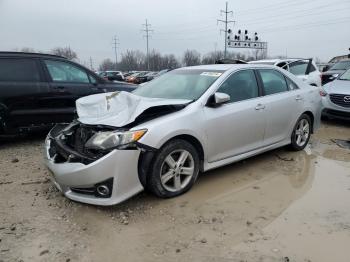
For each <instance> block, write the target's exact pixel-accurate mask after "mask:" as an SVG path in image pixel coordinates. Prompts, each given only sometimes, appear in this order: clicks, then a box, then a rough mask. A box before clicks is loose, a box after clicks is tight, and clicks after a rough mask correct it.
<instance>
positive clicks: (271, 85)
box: [259, 70, 288, 95]
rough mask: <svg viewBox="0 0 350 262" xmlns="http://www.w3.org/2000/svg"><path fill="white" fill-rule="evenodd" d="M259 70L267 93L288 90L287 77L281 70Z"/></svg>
mask: <svg viewBox="0 0 350 262" xmlns="http://www.w3.org/2000/svg"><path fill="white" fill-rule="evenodd" d="M259 72H260V76H261V80H262V82H263V87H264V94H265V95H272V94H276V93H281V92H285V91H288V87H287V83H286V79H285V78H284V76H283V75H282V74H281V73H280V72H277V71H276V70H259Z"/></svg>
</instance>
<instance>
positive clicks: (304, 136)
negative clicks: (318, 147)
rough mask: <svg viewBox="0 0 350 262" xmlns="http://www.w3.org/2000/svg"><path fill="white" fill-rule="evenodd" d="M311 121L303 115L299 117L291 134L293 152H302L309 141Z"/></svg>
mask: <svg viewBox="0 0 350 262" xmlns="http://www.w3.org/2000/svg"><path fill="white" fill-rule="evenodd" d="M310 136H311V119H310V117H309V116H308V115H306V114H303V115H301V116H300V117H299V119H298V121H297V123H296V125H295V127H294V129H293V133H292V137H291V148H292V149H293V150H295V151H299V150H303V149H304V148H305V147H306V145H307V143H308V142H309V140H310Z"/></svg>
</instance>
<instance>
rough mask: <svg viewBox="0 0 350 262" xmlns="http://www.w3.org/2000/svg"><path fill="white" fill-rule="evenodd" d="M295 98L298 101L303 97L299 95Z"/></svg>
mask: <svg viewBox="0 0 350 262" xmlns="http://www.w3.org/2000/svg"><path fill="white" fill-rule="evenodd" d="M295 100H297V101H299V100H303V98H302V97H301V96H299V95H298V96H296V98H295Z"/></svg>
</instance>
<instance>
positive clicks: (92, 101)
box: [76, 91, 191, 127]
mask: <svg viewBox="0 0 350 262" xmlns="http://www.w3.org/2000/svg"><path fill="white" fill-rule="evenodd" d="M189 102H191V100H186V99H163V98H147V97H142V96H137V95H134V94H132V93H128V92H124V91H121V92H112V93H103V94H96V95H91V96H86V97H82V98H80V99H78V100H77V101H76V107H77V113H78V117H79V118H78V120H79V121H80V122H81V123H84V124H88V125H108V126H115V127H123V126H126V125H128V124H130V123H132V122H134V121H135V120H136V119H137V118H139V117H140V116H141V115H142V114H146V112H147V111H148V112H150V111H152V116H156V115H157V112H158V113H159V116H161V115H164V110H165V108H167V107H169V106H176V105H184V106H185V105H186V104H188V103H189ZM150 109H153V110H150ZM173 111H176V110H173ZM167 112H169V110H168V111H167ZM153 118H154V117H153Z"/></svg>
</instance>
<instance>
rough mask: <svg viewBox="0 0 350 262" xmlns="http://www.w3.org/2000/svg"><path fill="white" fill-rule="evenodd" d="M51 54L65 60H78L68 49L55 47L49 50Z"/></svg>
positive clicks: (75, 54)
mask: <svg viewBox="0 0 350 262" xmlns="http://www.w3.org/2000/svg"><path fill="white" fill-rule="evenodd" d="M51 54H53V55H59V56H63V57H65V58H67V59H68V60H74V59H77V58H78V55H77V53H76V52H75V51H73V50H72V49H71V48H70V47H56V48H54V49H52V50H51Z"/></svg>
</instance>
